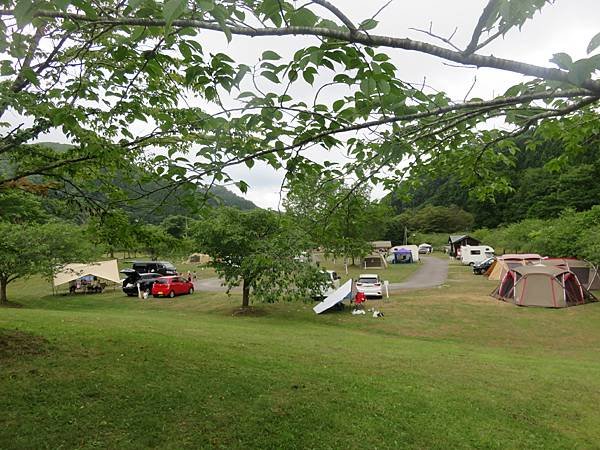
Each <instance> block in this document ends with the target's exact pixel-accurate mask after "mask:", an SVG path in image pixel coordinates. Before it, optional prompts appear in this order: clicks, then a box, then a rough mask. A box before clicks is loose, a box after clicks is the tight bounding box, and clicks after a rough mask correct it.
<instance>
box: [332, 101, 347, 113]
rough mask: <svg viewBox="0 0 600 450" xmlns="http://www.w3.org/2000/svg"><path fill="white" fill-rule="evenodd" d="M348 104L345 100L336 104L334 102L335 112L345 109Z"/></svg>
mask: <svg viewBox="0 0 600 450" xmlns="http://www.w3.org/2000/svg"><path fill="white" fill-rule="evenodd" d="M345 104H346V101H345V100H342V99H340V100H336V101H335V102H333V110H334V111H335V112H338V111H339V110H340V109H342V108H343V107H344V105H345Z"/></svg>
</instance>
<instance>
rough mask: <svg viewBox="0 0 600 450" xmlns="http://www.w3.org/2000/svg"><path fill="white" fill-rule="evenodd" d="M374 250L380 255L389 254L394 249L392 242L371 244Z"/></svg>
mask: <svg viewBox="0 0 600 450" xmlns="http://www.w3.org/2000/svg"><path fill="white" fill-rule="evenodd" d="M371 246H372V247H373V250H374V251H376V252H379V253H387V252H388V251H389V250H390V248H392V243H391V241H373V242H371Z"/></svg>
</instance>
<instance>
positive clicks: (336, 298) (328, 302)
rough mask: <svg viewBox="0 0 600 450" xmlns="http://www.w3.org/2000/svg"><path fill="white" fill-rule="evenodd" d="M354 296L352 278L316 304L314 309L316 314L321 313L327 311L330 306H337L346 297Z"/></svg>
mask: <svg viewBox="0 0 600 450" xmlns="http://www.w3.org/2000/svg"><path fill="white" fill-rule="evenodd" d="M351 298H352V280H348V281H346V282H345V283H344V284H343V285H342V286H340V287H339V288H338V289H337V290H336V291H335V292H332V293H331V294H330V295H328V296H327V297H326V298H325V300H323V301H322V302H321V303H319V304H318V305H316V306H315V307H314V308H313V311H314V312H315V313H316V314H321V313H322V312H323V311H327V310H328V309H329V308H332V307H334V306H336V305H337V304H339V303H342V302H343V301H344V300H346V299H351Z"/></svg>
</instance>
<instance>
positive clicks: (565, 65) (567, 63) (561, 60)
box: [550, 53, 573, 70]
mask: <svg viewBox="0 0 600 450" xmlns="http://www.w3.org/2000/svg"><path fill="white" fill-rule="evenodd" d="M550 62H552V63H554V64H556V65H557V66H558V67H560V68H561V69H564V70H570V69H571V66H572V65H573V60H572V59H571V57H570V56H569V55H567V54H566V53H555V54H554V55H553V56H552V59H551V60H550Z"/></svg>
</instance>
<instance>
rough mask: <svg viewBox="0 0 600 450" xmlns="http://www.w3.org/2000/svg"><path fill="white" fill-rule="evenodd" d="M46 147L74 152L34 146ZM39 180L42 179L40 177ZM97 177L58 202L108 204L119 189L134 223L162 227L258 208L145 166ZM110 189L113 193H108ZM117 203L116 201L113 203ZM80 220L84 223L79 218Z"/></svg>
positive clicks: (2, 166)
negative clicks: (214, 212)
mask: <svg viewBox="0 0 600 450" xmlns="http://www.w3.org/2000/svg"><path fill="white" fill-rule="evenodd" d="M35 145H36V146H39V147H46V148H47V149H50V150H51V151H54V152H56V153H63V152H67V151H68V150H69V149H70V148H72V146H71V145H69V144H61V143H57V142H40V143H37V144H35ZM0 170H5V171H9V172H10V171H11V170H13V169H12V164H10V163H8V162H6V161H2V160H0ZM38 178H39V177H38ZM98 178H99V177H98V176H96V177H95V178H94V177H91V178H90V179H88V180H86V183H85V184H81V186H82V191H81V192H76V191H72V189H70V188H69V186H68V185H66V186H64V188H63V189H61V190H59V191H57V192H56V193H55V194H52V195H53V196H57V197H59V198H66V199H70V198H77V196H78V194H85V196H87V197H89V198H91V199H95V200H96V201H98V202H100V203H105V204H106V203H108V204H110V203H111V202H110V201H109V195H111V194H113V195H114V192H112V193H111V192H110V191H111V190H114V189H116V190H117V191H118V192H119V194H118V200H120V201H118V202H117V203H115V204H116V205H118V207H120V208H122V209H124V210H125V211H126V212H127V213H128V214H129V215H130V216H131V218H132V219H134V220H135V219H137V220H141V221H143V222H147V223H157V224H158V223H161V222H162V221H163V220H164V219H165V218H166V217H169V216H173V215H183V216H188V217H194V216H195V215H196V214H197V213H198V211H199V210H200V209H201V208H203V207H204V206H205V205H207V204H208V205H211V206H230V207H233V208H237V209H241V210H251V209H255V208H257V206H256V205H255V204H254V203H252V202H251V201H249V200H247V199H245V198H243V197H241V196H239V195H236V194H235V193H233V192H231V191H230V190H229V189H227V188H226V187H224V186H216V185H215V186H212V187H211V188H210V189H209V190H208V193H207V190H206V189H204V188H202V187H196V186H194V185H192V184H181V185H177V184H176V185H174V187H171V186H170V185H171V182H170V181H169V180H167V179H166V178H164V177H162V178H161V177H159V176H158V175H153V174H151V173H149V171H148V170H146V169H145V168H144V167H142V166H135V165H134V166H133V167H131V168H130V169H129V170H128V171H127V172H121V175H119V174H118V173H117V175H116V176H115V177H113V178H112V179H109V180H107V179H98ZM106 186H110V189H108V190H107V189H106ZM71 191H72V192H71ZM113 200H114V199H113ZM73 214H74V215H75V216H77V217H79V215H80V214H81V211H79V209H78V208H74V210H73ZM79 220H83V219H81V218H79Z"/></svg>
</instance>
